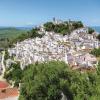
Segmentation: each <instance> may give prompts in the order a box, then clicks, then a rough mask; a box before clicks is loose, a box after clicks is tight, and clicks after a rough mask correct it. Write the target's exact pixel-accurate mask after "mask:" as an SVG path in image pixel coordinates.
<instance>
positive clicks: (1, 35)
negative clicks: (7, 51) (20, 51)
mask: <svg viewBox="0 0 100 100" xmlns="http://www.w3.org/2000/svg"><path fill="white" fill-rule="evenodd" d="M34 37H42V35H40V34H39V33H38V29H37V28H33V29H32V30H30V31H26V30H18V29H16V28H3V29H0V48H8V47H12V46H13V44H14V43H16V42H20V41H23V40H25V39H27V38H34Z"/></svg>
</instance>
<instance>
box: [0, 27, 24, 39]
mask: <svg viewBox="0 0 100 100" xmlns="http://www.w3.org/2000/svg"><path fill="white" fill-rule="evenodd" d="M23 33H26V30H19V29H16V28H0V39H1V38H9V39H11V38H16V37H17V36H19V35H20V34H23Z"/></svg>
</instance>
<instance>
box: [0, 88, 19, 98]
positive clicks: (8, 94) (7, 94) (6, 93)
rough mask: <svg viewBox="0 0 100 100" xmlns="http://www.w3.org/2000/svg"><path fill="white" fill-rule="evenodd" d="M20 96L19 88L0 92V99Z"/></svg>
mask: <svg viewBox="0 0 100 100" xmlns="http://www.w3.org/2000/svg"><path fill="white" fill-rule="evenodd" d="M18 95H19V92H18V89H17V88H8V89H5V90H1V91H0V99H5V98H9V97H17V96H18Z"/></svg>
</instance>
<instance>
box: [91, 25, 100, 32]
mask: <svg viewBox="0 0 100 100" xmlns="http://www.w3.org/2000/svg"><path fill="white" fill-rule="evenodd" d="M92 28H93V29H94V30H95V31H97V32H99V33H100V26H92Z"/></svg>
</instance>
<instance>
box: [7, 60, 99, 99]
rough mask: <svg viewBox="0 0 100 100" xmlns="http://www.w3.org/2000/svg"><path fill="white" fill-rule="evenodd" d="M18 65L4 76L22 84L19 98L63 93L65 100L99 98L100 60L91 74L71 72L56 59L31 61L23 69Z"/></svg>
mask: <svg viewBox="0 0 100 100" xmlns="http://www.w3.org/2000/svg"><path fill="white" fill-rule="evenodd" d="M18 66H19V65H14V67H13V68H14V69H15V70H14V69H13V70H10V73H9V74H7V75H6V78H7V79H11V80H14V81H15V82H16V83H18V82H20V83H21V88H20V97H19V100H61V98H62V95H61V94H62V93H63V94H64V95H65V96H66V97H67V99H68V100H98V99H99V98H100V89H99V88H100V84H99V83H100V63H99V64H98V69H97V70H96V71H95V72H94V73H92V72H87V73H80V72H78V71H75V70H74V71H73V70H71V69H70V68H69V67H68V65H66V64H65V63H64V62H59V61H50V62H45V63H38V64H31V65H28V66H27V67H26V68H25V69H24V70H23V72H22V71H21V70H20V69H19V70H18ZM9 77H10V78H9ZM18 80H20V81H18Z"/></svg>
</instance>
